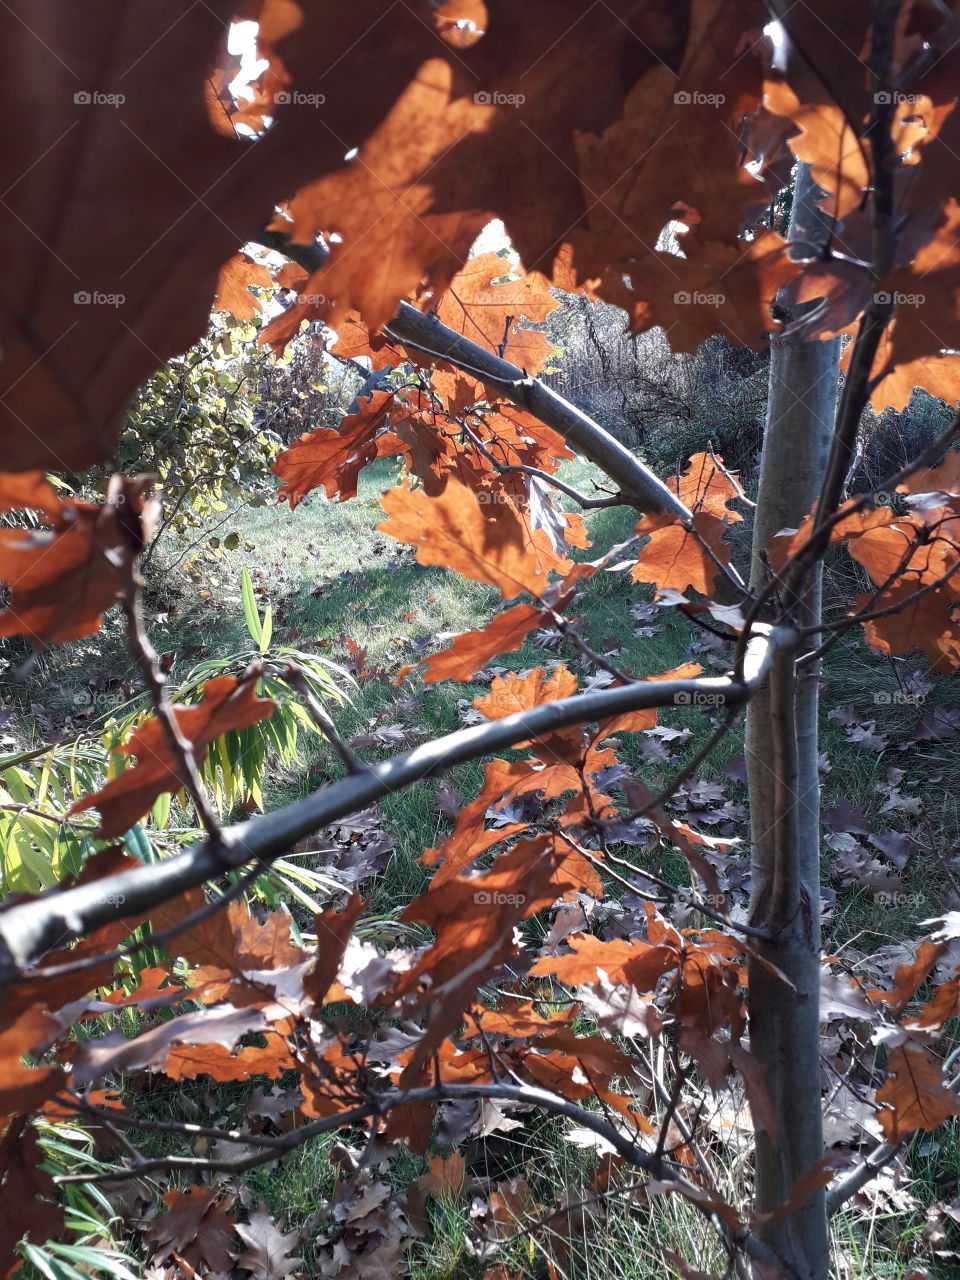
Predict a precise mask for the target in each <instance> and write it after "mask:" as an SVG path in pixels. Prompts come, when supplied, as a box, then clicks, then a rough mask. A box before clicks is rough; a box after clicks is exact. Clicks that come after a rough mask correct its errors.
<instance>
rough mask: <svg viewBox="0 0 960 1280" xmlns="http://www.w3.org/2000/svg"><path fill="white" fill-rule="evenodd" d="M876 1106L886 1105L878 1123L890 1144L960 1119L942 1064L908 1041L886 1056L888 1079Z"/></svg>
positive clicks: (958, 1105) (959, 1103) (957, 1100)
mask: <svg viewBox="0 0 960 1280" xmlns="http://www.w3.org/2000/svg"><path fill="white" fill-rule="evenodd" d="M877 1102H882V1103H886V1107H885V1109H884V1110H882V1111H880V1112H879V1113H878V1116H877V1119H878V1120H879V1121H880V1123H881V1125H882V1126H883V1132H884V1135H885V1136H886V1139H887V1141H888V1142H899V1141H900V1139H901V1138H903V1137H905V1136H906V1135H907V1134H908V1133H913V1132H914V1131H915V1130H917V1129H923V1130H924V1131H929V1130H931V1129H936V1128H937V1127H938V1126H939V1125H941V1124H943V1122H944V1121H945V1120H949V1119H950V1117H951V1116H957V1115H960V1098H958V1097H957V1095H956V1093H955V1092H954V1091H953V1090H952V1089H948V1088H947V1085H946V1081H945V1080H944V1078H943V1069H942V1067H941V1065H940V1063H939V1062H938V1061H937V1059H936V1058H935V1057H934V1056H933V1054H932V1053H931V1052H930V1050H929V1049H927V1048H925V1047H924V1046H923V1045H921V1044H917V1043H915V1042H912V1041H909V1040H908V1041H907V1042H906V1043H905V1044H902V1045H898V1046H897V1047H896V1048H893V1049H891V1050H890V1052H889V1054H888V1055H887V1079H886V1080H885V1081H884V1082H883V1085H882V1086H881V1088H879V1089H878V1090H877Z"/></svg>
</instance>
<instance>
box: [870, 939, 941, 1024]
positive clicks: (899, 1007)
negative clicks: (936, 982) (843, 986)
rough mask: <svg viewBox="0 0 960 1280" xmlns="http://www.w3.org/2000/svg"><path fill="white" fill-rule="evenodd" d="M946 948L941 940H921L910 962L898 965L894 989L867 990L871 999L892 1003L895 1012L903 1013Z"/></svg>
mask: <svg viewBox="0 0 960 1280" xmlns="http://www.w3.org/2000/svg"><path fill="white" fill-rule="evenodd" d="M945 950H946V948H945V946H944V945H943V944H942V943H939V942H930V941H929V940H928V941H926V942H921V943H920V946H919V947H918V948H917V954H916V955H915V956H914V958H913V959H912V960H911V961H910V963H909V964H901V965H898V966H897V972H896V973H895V975H894V986H893V990H892V991H882V990H878V989H876V988H873V989H871V990H869V991H867V993H866V994H867V995H868V996H869V997H870V999H871V1000H876V1001H878V1002H880V1003H883V1004H888V1005H890V1011H891V1013H893V1014H901V1013H902V1012H903V1010H904V1009H905V1008H906V1006H907V1005H908V1004H909V1002H910V1001H911V1000H912V999H913V997H914V996H915V995H916V993H917V989H918V988H919V987H920V985H921V984H922V983H923V982H925V981H926V980H927V978H928V977H929V976H930V974H931V973H932V972H933V969H934V967H935V965H936V963H937V961H938V960H939V959H940V957H941V956H942V955H943V953H944V951H945Z"/></svg>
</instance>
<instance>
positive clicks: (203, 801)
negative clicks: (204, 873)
mask: <svg viewBox="0 0 960 1280" xmlns="http://www.w3.org/2000/svg"><path fill="white" fill-rule="evenodd" d="M122 604H123V611H124V614H125V615H126V619H127V643H128V644H129V646H130V656H131V657H132V658H133V660H134V662H135V663H136V664H137V666H138V667H139V668H140V671H141V673H142V675H143V680H144V683H145V684H146V686H147V690H148V692H149V694H150V700H151V702H152V703H153V709H154V713H155V715H156V717H157V720H158V721H159V722H160V726H161V728H162V729H163V733H164V736H165V737H166V739H167V745H168V746H169V748H170V751H171V753H172V755H173V759H174V763H175V766H176V774H177V777H178V778H179V780H180V782H181V783H182V784H183V785H184V787H186V789H187V791H188V793H189V795H190V798H191V799H192V800H193V803H194V807H195V808H196V811H197V816H198V817H199V819H200V823H201V825H202V826H203V828H204V830H205V831H206V833H207V839H208V841H210V842H211V843H212V844H218V843H219V842H220V840H221V831H220V823H219V822H218V821H217V816H216V814H215V813H214V812H213V809H212V808H211V806H210V801H209V799H208V797H207V792H206V788H205V787H204V785H203V781H202V779H201V777H200V773H199V770H198V769H197V762H196V759H195V757H194V754H193V744H192V743H191V741H190V739H189V738H187V737H185V736H184V735H183V734H182V733H181V732H180V726H179V724H178V723H177V717H176V713H175V712H174V710H173V708H172V707H171V705H170V703H169V702H168V700H167V691H166V676H165V675H164V674H163V672H162V671H161V669H160V660H159V658H158V656H157V652H156V650H155V649H154V647H153V645H152V644H151V643H150V637H149V636H148V635H147V632H146V628H145V627H144V625H143V617H142V614H141V610H140V580H139V579H138V577H137V572H136V569H135V567H134V565H133V563H132V562H131V563H130V564H129V565H128V566H127V570H126V580H125V582H124V593H123V601H122Z"/></svg>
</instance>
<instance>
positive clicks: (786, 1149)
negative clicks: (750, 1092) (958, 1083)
mask: <svg viewBox="0 0 960 1280" xmlns="http://www.w3.org/2000/svg"><path fill="white" fill-rule="evenodd" d="M816 194H817V188H816V187H815V185H814V184H813V183H812V181H811V179H810V176H809V172H808V170H807V169H806V166H803V165H801V166H800V168H799V170H798V175H797V182H796V190H795V194H794V205H793V213H792V217H791V239H792V240H794V241H800V240H802V241H804V242H805V243H807V244H810V243H817V242H818V241H819V240H820V239H821V238H822V236H823V233H824V232H825V230H826V229H827V228H826V227H825V226H824V222H823V219H822V215H820V213H819V210H817V208H816V206H815V205H814V203H813V201H814V199H815V197H816ZM772 348H773V349H772V356H771V364H770V393H769V402H768V411H767V422H766V429H765V434H764V442H763V455H762V461H761V470H760V487H759V493H758V495H757V509H756V516H755V525H754V535H753V559H752V565H751V582H750V585H751V587H753V588H755V589H760V588H762V587H763V586H764V585H765V583H766V582H767V580H768V575H769V568H768V565H767V562H766V559H765V555H764V551H765V548H767V546H768V545H769V543H770V540H771V538H772V537H773V536H774V535H775V534H776V533H778V532H779V531H780V530H781V529H785V528H796V527H797V526H798V525H799V524H800V522H801V521H802V520H803V518H804V516H806V515H807V514H808V513H809V511H810V509H811V507H812V506H813V505H814V503H815V502H816V500H817V498H818V495H819V493H820V489H821V485H822V482H823V478H824V474H825V471H826V466H827V460H828V456H829V451H830V443H831V438H832V435H833V429H834V420H835V416H836V406H837V386H838V374H837V361H838V358H839V341H838V340H837V339H833V340H830V341H827V342H807V341H803V340H802V339H799V338H797V337H792V336H787V335H778V336H776V337H775V338H774V339H773V341H772ZM820 596H821V571H820V565H819V562H818V563H817V564H815V565H814V566H813V568H812V569H811V571H810V573H809V575H808V578H807V581H806V585H805V586H804V588H803V590H802V591H801V592H800V593H798V595H797V596H796V598H795V599H793V600H792V601H786V602H784V601H781V602H780V604H781V605H783V604H784V603H786V604H787V605H788V607H791V608H792V613H793V617H792V619H791V621H792V622H793V623H794V624H795V625H796V626H798V627H810V626H817V625H818V624H819V622H820ZM796 658H797V650H796V648H794V649H792V650H791V649H783V650H781V651H779V652H778V653H777V654H775V655H774V658H773V662H772V664H771V668H770V672H769V675H768V677H767V681H766V683H765V684H764V685H763V686H762V687H761V688H760V690H759V691H758V693H757V695H756V697H755V698H754V699H753V701H752V702H751V704H750V706H749V708H748V711H747V725H746V756H747V778H748V787H749V793H750V794H749V798H750V826H751V867H752V892H753V896H752V902H751V922H752V923H753V924H754V925H755V926H757V927H759V928H763V929H764V930H765V931H767V932H768V933H770V934H771V935H773V938H774V940H773V941H772V942H762V941H761V942H759V943H758V945H757V952H758V956H759V958H760V959H761V960H767V961H770V962H772V963H773V964H775V965H776V966H777V967H778V968H779V969H780V970H781V971H782V972H784V973H785V974H786V976H787V977H788V978H789V979H790V981H791V982H792V983H793V985H794V987H795V988H796V991H795V992H794V991H791V990H790V988H789V987H788V986H786V985H785V984H784V983H783V982H781V981H779V980H777V979H776V978H773V977H771V975H770V973H769V972H768V971H767V970H766V969H764V967H763V966H762V964H761V963H759V961H758V960H755V961H752V962H751V964H750V966H749V983H750V1047H751V1050H752V1051H753V1053H754V1054H755V1055H756V1056H757V1057H758V1058H759V1059H760V1061H761V1062H762V1063H763V1064H764V1066H765V1068H766V1084H767V1088H768V1090H769V1092H770V1097H771V1101H772V1104H773V1112H774V1115H775V1116H776V1119H777V1132H776V1133H775V1134H766V1133H763V1132H758V1134H757V1142H756V1187H755V1202H756V1209H757V1212H758V1213H765V1212H769V1211H770V1210H772V1209H774V1208H775V1207H776V1206H777V1205H779V1204H782V1203H783V1201H784V1200H786V1199H787V1197H788V1196H789V1194H790V1191H791V1188H792V1187H793V1185H794V1183H795V1182H796V1180H797V1179H798V1178H800V1177H802V1175H803V1174H805V1173H807V1172H808V1171H809V1170H810V1169H811V1168H812V1166H813V1165H815V1164H816V1163H817V1162H818V1161H819V1160H820V1159H821V1158H822V1157H823V1125H822V1119H821V1093H820V1010H819V992H820V785H819V776H818V768H817V764H818V759H817V757H818V750H817V747H818V736H817V716H818V684H819V676H820V672H819V664H810V665H808V666H806V667H804V668H802V669H801V670H800V671H799V672H798V671H797V668H796ZM760 1234H761V1237H762V1238H763V1239H764V1240H765V1241H766V1243H767V1244H769V1245H770V1246H771V1247H772V1248H773V1249H775V1251H776V1252H777V1253H778V1254H779V1256H780V1257H781V1258H783V1260H784V1262H785V1263H786V1264H787V1266H788V1267H789V1268H790V1269H791V1271H792V1272H794V1273H795V1274H796V1275H798V1276H802V1277H803V1278H804V1280H826V1277H827V1276H828V1274H829V1236H828V1229H827V1215H826V1204H825V1197H824V1192H823V1191H822V1190H821V1191H819V1192H815V1193H813V1194H812V1195H811V1196H810V1198H809V1200H808V1201H807V1203H806V1205H805V1206H804V1207H803V1208H802V1209H800V1210H798V1211H797V1212H796V1213H794V1214H792V1215H790V1216H789V1217H788V1218H786V1219H784V1220H783V1221H781V1222H771V1223H769V1224H767V1225H766V1226H764V1227H763V1228H761V1231H760Z"/></svg>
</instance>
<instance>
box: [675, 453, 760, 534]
mask: <svg viewBox="0 0 960 1280" xmlns="http://www.w3.org/2000/svg"><path fill="white" fill-rule="evenodd" d="M667 484H668V486H669V487H670V488H671V489H672V490H673V492H674V493H675V494H676V495H677V497H678V498H679V499H680V501H681V502H682V503H683V505H684V506H685V507H686V508H687V510H688V511H692V512H694V513H696V512H697V511H709V512H710V513H711V515H715V516H716V517H717V518H718V519H719V520H723V521H724V522H725V523H726V524H732V523H734V522H735V521H737V520H742V519H743V516H742V515H740V513H739V512H738V511H731V509H730V507H729V506H728V505H727V504H728V503H729V502H732V501H733V500H734V499H736V498H742V497H744V493H743V490H742V489H741V488H740V485H739V484H738V483H737V481H736V478H735V476H733V475H732V474H731V473H730V472H728V471H725V470H724V469H723V468H722V466H721V465H719V459H716V458H714V456H713V455H712V454H709V453H694V454H692V455H691V457H690V460H689V462H688V463H687V469H686V471H684V473H683V475H682V476H680V477H679V478H678V477H677V476H671V477H670V479H669V480H668V481H667Z"/></svg>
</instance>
